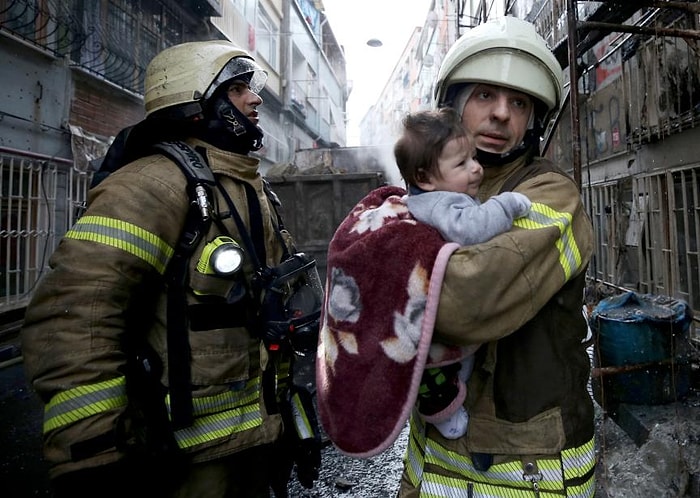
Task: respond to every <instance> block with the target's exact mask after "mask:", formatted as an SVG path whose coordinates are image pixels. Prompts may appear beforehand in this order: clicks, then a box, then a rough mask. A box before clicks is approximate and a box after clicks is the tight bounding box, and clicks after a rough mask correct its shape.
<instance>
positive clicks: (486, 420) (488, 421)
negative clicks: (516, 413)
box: [467, 407, 566, 455]
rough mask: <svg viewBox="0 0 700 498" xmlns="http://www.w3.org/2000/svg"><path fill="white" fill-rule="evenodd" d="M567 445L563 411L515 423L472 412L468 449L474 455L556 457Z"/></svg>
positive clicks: (541, 414) (556, 409)
mask: <svg viewBox="0 0 700 498" xmlns="http://www.w3.org/2000/svg"><path fill="white" fill-rule="evenodd" d="M565 443H566V437H565V435H564V423H563V421H562V418H561V410H560V409H559V408H558V407H557V408H552V409H551V410H547V411H545V412H542V413H540V414H539V415H537V416H535V417H533V418H531V419H530V420H527V421H526V422H519V423H513V422H508V421H505V420H501V419H498V418H496V417H494V416H491V415H485V414H477V413H470V416H469V429H468V432H467V447H468V448H469V451H470V452H473V453H489V454H494V455H531V454H543V455H553V454H556V453H559V452H560V451H561V450H562V449H563V448H564V444H565Z"/></svg>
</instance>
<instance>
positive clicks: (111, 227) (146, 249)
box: [66, 216, 174, 274]
mask: <svg viewBox="0 0 700 498" xmlns="http://www.w3.org/2000/svg"><path fill="white" fill-rule="evenodd" d="M66 238H69V239H76V240H89V241H92V242H97V243H98V244H105V245H108V246H111V247H116V248H118V249H121V250H123V251H126V252H128V253H129V254H133V255H134V256H136V257H137V258H141V259H142V260H144V261H145V262H147V263H148V264H150V265H151V266H153V267H154V268H155V269H156V270H157V271H158V273H161V274H162V273H164V272H165V268H166V266H167V265H168V261H169V260H170V258H171V257H172V255H173V252H174V250H173V248H172V247H170V246H169V245H168V244H167V243H166V242H165V241H163V239H161V238H160V237H157V236H156V235H153V234H152V233H150V232H147V231H146V230H144V229H142V228H140V227H138V226H136V225H133V224H131V223H127V222H125V221H121V220H117V219H114V218H106V217H104V216H83V217H82V218H80V219H78V221H77V222H76V223H75V225H74V226H73V228H71V229H70V230H69V231H68V233H67V234H66Z"/></svg>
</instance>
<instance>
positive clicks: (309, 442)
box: [294, 438, 321, 489]
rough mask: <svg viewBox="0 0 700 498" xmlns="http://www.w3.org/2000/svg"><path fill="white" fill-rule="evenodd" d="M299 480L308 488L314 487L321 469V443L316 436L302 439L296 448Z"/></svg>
mask: <svg viewBox="0 0 700 498" xmlns="http://www.w3.org/2000/svg"><path fill="white" fill-rule="evenodd" d="M294 463H295V464H296V471H297V480H298V481H299V484H301V485H302V486H304V487H305V488H307V489H311V488H313V487H314V481H317V480H318V474H319V471H320V470H321V443H320V441H318V440H317V439H315V438H311V439H301V440H299V441H298V445H297V448H296V449H295V455H294Z"/></svg>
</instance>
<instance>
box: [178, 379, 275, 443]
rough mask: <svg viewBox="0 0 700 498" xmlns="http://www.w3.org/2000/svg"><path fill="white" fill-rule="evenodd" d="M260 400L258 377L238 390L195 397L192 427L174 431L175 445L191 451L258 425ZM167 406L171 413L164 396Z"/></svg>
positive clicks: (259, 421) (259, 423)
mask: <svg viewBox="0 0 700 498" xmlns="http://www.w3.org/2000/svg"><path fill="white" fill-rule="evenodd" d="M259 400H260V378H259V377H256V378H254V379H251V380H249V381H248V382H247V383H246V386H245V388H244V389H242V390H240V391H227V392H225V393H222V394H217V395H215V396H205V397H198V398H194V399H193V400H192V404H193V408H194V416H195V420H194V424H193V425H192V426H191V427H186V428H184V429H180V430H177V431H175V440H176V441H177V444H178V446H179V447H180V448H190V447H192V446H196V445H199V444H204V443H208V442H210V441H214V440H216V439H219V438H224V437H230V436H231V435H232V434H235V433H238V432H242V431H246V430H248V429H252V428H254V427H258V426H260V425H261V424H262V414H261V413H260V401H259ZM166 405H167V408H168V411H170V396H166Z"/></svg>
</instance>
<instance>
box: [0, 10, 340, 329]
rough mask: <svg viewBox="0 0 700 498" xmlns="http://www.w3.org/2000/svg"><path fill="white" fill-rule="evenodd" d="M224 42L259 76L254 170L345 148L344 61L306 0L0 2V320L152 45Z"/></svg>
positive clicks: (59, 232)
mask: <svg viewBox="0 0 700 498" xmlns="http://www.w3.org/2000/svg"><path fill="white" fill-rule="evenodd" d="M210 39H228V40H231V41H233V42H234V43H236V44H238V45H239V46H241V47H242V48H244V49H246V50H248V51H249V52H250V53H251V54H252V55H253V56H254V57H255V58H256V60H257V61H258V62H259V63H260V65H261V66H262V67H263V68H264V69H265V70H266V71H267V72H268V75H269V77H268V82H267V85H266V87H265V89H264V90H263V91H262V92H261V96H262V98H263V100H264V104H263V106H261V107H260V115H261V116H260V117H261V119H260V122H261V127H262V128H263V129H264V131H265V146H264V147H263V149H261V150H260V151H258V152H257V156H258V157H259V158H260V159H261V164H262V166H261V171H262V172H263V174H264V173H265V172H266V171H267V170H268V169H270V168H271V167H272V166H274V165H277V164H280V163H282V164H284V163H287V162H290V161H292V159H293V157H294V153H295V152H296V150H298V149H308V148H314V147H338V146H344V145H345V140H346V139H345V137H346V123H345V105H346V101H347V94H348V88H347V80H346V74H345V56H344V53H343V50H342V48H341V47H340V46H339V44H338V42H337V41H336V39H335V35H334V34H333V30H332V28H331V26H330V25H329V23H328V22H327V19H326V18H325V14H324V12H323V4H322V2H320V1H312V0H189V1H186V2H179V1H175V0H94V1H93V0H0V40H1V41H2V42H1V43H0V60H1V61H2V71H0V85H1V86H2V88H3V92H2V95H1V96H0V179H1V183H2V191H1V192H0V220H1V221H0V243H1V244H0V316H2V315H3V314H4V313H12V312H15V311H17V310H21V309H22V308H23V307H24V305H25V304H26V302H27V301H28V299H29V297H30V295H31V289H32V288H33V286H34V284H35V282H36V281H37V280H38V278H40V276H41V274H42V271H43V269H44V267H45V265H46V264H47V260H48V256H49V255H50V254H51V252H53V248H54V247H55V246H56V244H57V243H58V241H59V240H60V239H61V237H62V236H63V234H64V233H65V232H66V231H67V229H68V228H69V227H70V226H71V225H72V223H73V222H74V221H75V216H76V212H77V208H78V207H79V206H80V205H81V204H82V203H83V202H84V201H85V199H86V196H87V186H88V184H89V180H90V177H91V172H92V169H91V166H90V161H91V160H93V159H96V158H98V157H101V156H102V155H103V154H104V152H105V151H106V148H107V147H108V145H109V143H110V142H111V140H112V138H113V137H114V136H115V135H116V134H117V133H118V132H119V131H120V130H121V129H122V128H124V127H126V126H129V125H132V124H135V123H137V122H138V121H140V120H141V119H143V116H144V112H143V94H144V87H143V85H144V74H145V70H146V66H147V65H148V62H149V61H150V60H151V58H152V57H153V56H154V55H155V54H157V53H158V52H159V51H161V50H162V49H164V48H166V47H168V46H171V45H175V44H178V43H182V42H187V41H196V40H210Z"/></svg>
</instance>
